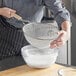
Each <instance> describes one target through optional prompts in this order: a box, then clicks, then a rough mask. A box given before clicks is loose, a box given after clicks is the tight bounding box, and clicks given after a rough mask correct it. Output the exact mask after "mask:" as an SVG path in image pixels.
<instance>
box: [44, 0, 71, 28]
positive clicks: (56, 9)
mask: <svg viewBox="0 0 76 76" xmlns="http://www.w3.org/2000/svg"><path fill="white" fill-rule="evenodd" d="M44 3H45V5H46V7H48V8H49V9H50V10H51V11H52V12H53V14H54V17H55V19H56V21H57V23H58V25H59V27H61V23H62V22H63V21H65V20H68V21H70V13H69V11H68V10H67V9H66V8H65V7H64V6H63V5H62V0H44Z"/></svg>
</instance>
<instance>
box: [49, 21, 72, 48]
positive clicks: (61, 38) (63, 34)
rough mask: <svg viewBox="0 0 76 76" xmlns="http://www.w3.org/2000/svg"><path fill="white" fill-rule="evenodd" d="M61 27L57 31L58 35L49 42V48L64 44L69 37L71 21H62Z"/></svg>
mask: <svg viewBox="0 0 76 76" xmlns="http://www.w3.org/2000/svg"><path fill="white" fill-rule="evenodd" d="M61 28H62V30H60V31H59V33H58V37H57V38H56V39H55V40H54V41H52V42H51V43H50V47H51V48H56V47H60V46H62V45H64V44H65V43H66V41H67V40H68V39H69V38H70V28H71V23H70V22H69V21H64V22H63V23H62V25H61Z"/></svg>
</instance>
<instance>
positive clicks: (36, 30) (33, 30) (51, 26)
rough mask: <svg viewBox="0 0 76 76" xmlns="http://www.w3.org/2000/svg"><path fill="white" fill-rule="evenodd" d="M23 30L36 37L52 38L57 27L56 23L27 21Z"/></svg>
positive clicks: (54, 36)
mask: <svg viewBox="0 0 76 76" xmlns="http://www.w3.org/2000/svg"><path fill="white" fill-rule="evenodd" d="M23 32H24V35H28V36H30V37H32V38H36V39H53V38H56V37H57V32H58V27H57V23H29V24H27V25H25V26H24V27H23ZM41 37H42V38H41Z"/></svg>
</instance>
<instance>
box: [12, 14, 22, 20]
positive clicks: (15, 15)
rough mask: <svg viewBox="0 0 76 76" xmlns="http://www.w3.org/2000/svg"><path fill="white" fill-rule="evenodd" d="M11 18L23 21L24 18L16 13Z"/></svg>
mask: <svg viewBox="0 0 76 76" xmlns="http://www.w3.org/2000/svg"><path fill="white" fill-rule="evenodd" d="M11 16H12V17H14V18H16V19H18V20H22V17H21V16H19V15H18V14H15V13H14V14H13V13H12V14H11Z"/></svg>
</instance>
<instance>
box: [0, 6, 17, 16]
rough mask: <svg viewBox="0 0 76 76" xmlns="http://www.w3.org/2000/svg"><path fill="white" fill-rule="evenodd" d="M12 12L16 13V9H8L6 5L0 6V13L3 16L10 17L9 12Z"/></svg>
mask: <svg viewBox="0 0 76 76" xmlns="http://www.w3.org/2000/svg"><path fill="white" fill-rule="evenodd" d="M14 13H16V11H15V10H13V9H10V8H7V7H3V8H0V15H2V16H5V17H7V18H11V17H12V15H11V14H14Z"/></svg>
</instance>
